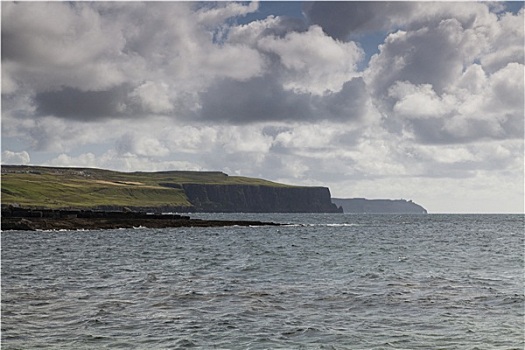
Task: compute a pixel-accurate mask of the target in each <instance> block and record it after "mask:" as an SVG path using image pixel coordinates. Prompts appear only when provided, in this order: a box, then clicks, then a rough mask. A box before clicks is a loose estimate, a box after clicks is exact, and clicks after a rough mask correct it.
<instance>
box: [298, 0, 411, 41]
mask: <svg viewBox="0 0 525 350" xmlns="http://www.w3.org/2000/svg"><path fill="white" fill-rule="evenodd" d="M413 6H414V5H413V4H411V3H410V2H378V1H315V2H309V3H306V4H305V6H304V11H305V14H306V16H307V18H308V20H309V22H310V23H311V24H317V25H319V26H321V27H322V28H323V30H324V32H325V33H327V34H328V35H330V36H331V37H333V38H335V39H339V40H345V39H348V37H349V36H350V35H351V34H359V33H362V32H365V31H377V30H384V29H387V28H388V27H389V26H390V25H391V24H392V23H393V22H395V21H396V19H397V18H398V17H404V16H406V15H407V13H409V12H410V11H411V9H412V8H413Z"/></svg>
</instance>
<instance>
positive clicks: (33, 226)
mask: <svg viewBox="0 0 525 350" xmlns="http://www.w3.org/2000/svg"><path fill="white" fill-rule="evenodd" d="M281 225H282V224H279V223H275V222H262V221H244V220H202V219H192V218H190V217H189V216H183V215H178V214H167V215H163V214H151V213H144V212H133V211H122V212H118V211H91V210H51V209H40V210H34V209H25V208H14V207H10V208H3V210H2V220H1V230H2V231H10V230H19V231H39V230H42V231H44V230H108V229H121V228H138V227H144V228H168V227H226V226H281Z"/></svg>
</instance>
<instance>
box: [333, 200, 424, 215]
mask: <svg viewBox="0 0 525 350" xmlns="http://www.w3.org/2000/svg"><path fill="white" fill-rule="evenodd" d="M332 203H334V204H335V205H337V206H339V207H342V208H343V212H344V213H357V214H365V213H366V214H427V210H426V209H425V208H423V207H422V206H420V205H419V204H416V203H414V202H412V201H407V200H404V199H397V200H391V199H365V198H347V199H342V198H332Z"/></svg>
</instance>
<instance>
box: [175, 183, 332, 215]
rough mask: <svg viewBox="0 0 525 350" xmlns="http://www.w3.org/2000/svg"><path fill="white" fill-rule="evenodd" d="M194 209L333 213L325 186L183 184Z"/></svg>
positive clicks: (201, 210) (204, 210) (207, 210)
mask: <svg viewBox="0 0 525 350" xmlns="http://www.w3.org/2000/svg"><path fill="white" fill-rule="evenodd" d="M182 188H183V190H184V192H185V193H186V196H187V197H188V200H189V201H190V202H191V203H192V204H193V206H194V207H195V210H196V211H198V212H243V213H337V212H341V209H340V208H338V207H337V206H336V205H334V204H332V202H331V200H330V190H329V189H328V188H326V187H291V186H290V187H286V186H282V187H279V186H256V185H215V184H183V185H182Z"/></svg>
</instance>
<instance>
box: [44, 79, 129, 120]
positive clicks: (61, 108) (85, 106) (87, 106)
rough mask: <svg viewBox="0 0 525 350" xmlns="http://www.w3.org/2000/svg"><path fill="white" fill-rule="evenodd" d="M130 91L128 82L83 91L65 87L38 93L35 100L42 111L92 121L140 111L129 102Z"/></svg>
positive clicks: (50, 114) (56, 115)
mask: <svg viewBox="0 0 525 350" xmlns="http://www.w3.org/2000/svg"><path fill="white" fill-rule="evenodd" d="M129 91H130V90H129V88H128V87H126V86H119V87H115V88H112V89H109V90H105V91H81V90H78V89H74V88H69V87H66V88H63V89H62V90H58V91H48V92H41V93H38V94H36V96H35V98H34V102H35V103H36V107H37V112H38V114H40V115H49V116H55V117H59V118H65V119H74V120H83V121H92V120H100V119H105V118H111V117H124V116H129V115H134V114H136V113H137V112H138V111H136V110H135V111H133V109H132V108H130V106H127V103H129V101H128V100H127V94H128V93H129ZM135 108H137V107H135Z"/></svg>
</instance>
